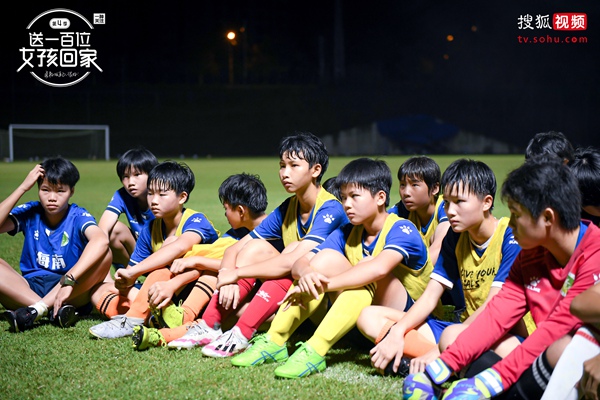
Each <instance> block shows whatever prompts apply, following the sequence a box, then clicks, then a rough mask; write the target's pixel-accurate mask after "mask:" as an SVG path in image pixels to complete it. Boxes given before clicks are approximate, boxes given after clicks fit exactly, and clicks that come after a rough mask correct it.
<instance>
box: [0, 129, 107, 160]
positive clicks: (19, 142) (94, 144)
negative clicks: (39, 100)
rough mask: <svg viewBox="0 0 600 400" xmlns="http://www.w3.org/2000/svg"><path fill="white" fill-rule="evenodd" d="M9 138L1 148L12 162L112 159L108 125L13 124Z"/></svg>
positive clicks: (3, 154)
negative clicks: (26, 160)
mask: <svg viewBox="0 0 600 400" xmlns="http://www.w3.org/2000/svg"><path fill="white" fill-rule="evenodd" d="M5 132H6V131H5ZM7 136H8V137H7V138H6V140H3V141H2V143H1V144H0V153H1V154H2V157H3V158H4V159H5V160H7V161H9V162H13V161H15V160H16V159H43V158H45V157H50V156H56V155H61V156H63V157H66V158H72V159H105V160H109V159H110V128H109V126H108V125H70V124H63V125H56V124H10V125H9V126H8V132H7Z"/></svg>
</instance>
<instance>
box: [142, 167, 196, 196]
mask: <svg viewBox="0 0 600 400" xmlns="http://www.w3.org/2000/svg"><path fill="white" fill-rule="evenodd" d="M153 185H155V186H157V187H158V188H160V189H161V190H173V191H175V193H177V195H180V194H181V193H183V192H186V193H187V195H188V197H187V199H186V202H187V201H188V200H189V199H190V194H191V193H192V190H194V186H195V185H196V178H195V177H194V173H193V172H192V170H191V169H190V167H189V166H188V165H187V164H186V163H184V162H180V163H178V162H176V161H164V162H161V163H160V164H158V165H156V166H155V167H154V168H152V170H151V171H150V173H149V174H148V184H147V186H148V188H150V187H151V186H153Z"/></svg>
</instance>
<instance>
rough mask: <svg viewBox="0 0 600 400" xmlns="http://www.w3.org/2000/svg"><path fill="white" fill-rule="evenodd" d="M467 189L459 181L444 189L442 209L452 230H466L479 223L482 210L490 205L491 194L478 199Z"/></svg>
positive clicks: (482, 216)
mask: <svg viewBox="0 0 600 400" xmlns="http://www.w3.org/2000/svg"><path fill="white" fill-rule="evenodd" d="M467 189H468V188H465V187H464V186H463V185H462V183H461V184H459V185H455V186H454V187H453V188H452V189H451V190H450V188H446V190H444V210H446V215H447V216H448V220H449V221H450V226H451V227H452V230H453V231H454V232H466V231H468V230H469V229H471V228H473V227H476V226H478V225H479V224H481V222H482V221H483V219H484V212H485V211H489V209H490V208H491V205H492V203H491V200H492V196H485V197H484V198H483V199H480V198H479V197H478V196H477V195H476V194H474V193H471V192H470V191H469V190H467Z"/></svg>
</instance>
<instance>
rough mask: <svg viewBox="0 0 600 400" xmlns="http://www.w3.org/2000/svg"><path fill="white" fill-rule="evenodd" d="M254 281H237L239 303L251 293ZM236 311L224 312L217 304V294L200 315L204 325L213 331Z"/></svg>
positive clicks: (251, 279)
mask: <svg viewBox="0 0 600 400" xmlns="http://www.w3.org/2000/svg"><path fill="white" fill-rule="evenodd" d="M255 282H256V279H254V278H250V279H240V280H239V281H237V285H238V286H239V288H240V302H241V301H242V300H244V299H245V298H246V296H248V293H250V292H251V291H252V288H253V287H254V283H255ZM236 311H237V310H234V309H233V308H230V309H229V310H226V309H225V308H224V307H223V306H222V305H220V304H219V294H218V293H215V294H214V295H213V296H212V298H211V299H210V303H208V307H206V311H204V314H202V319H203V320H204V322H206V325H208V326H209V327H211V328H213V329H218V328H219V327H220V326H221V322H222V321H223V320H224V319H226V318H227V317H228V316H230V315H231V314H233V313H235V312H236Z"/></svg>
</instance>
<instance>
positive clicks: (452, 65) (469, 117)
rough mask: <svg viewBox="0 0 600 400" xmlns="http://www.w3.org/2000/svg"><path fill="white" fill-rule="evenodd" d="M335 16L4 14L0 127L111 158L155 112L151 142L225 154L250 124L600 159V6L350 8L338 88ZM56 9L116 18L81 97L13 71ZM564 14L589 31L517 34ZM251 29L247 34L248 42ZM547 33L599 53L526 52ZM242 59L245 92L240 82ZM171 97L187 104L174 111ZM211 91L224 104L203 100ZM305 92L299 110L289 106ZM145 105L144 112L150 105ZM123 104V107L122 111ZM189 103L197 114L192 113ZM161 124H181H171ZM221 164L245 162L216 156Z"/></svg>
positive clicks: (283, 6) (99, 8)
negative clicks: (282, 95)
mask: <svg viewBox="0 0 600 400" xmlns="http://www.w3.org/2000/svg"><path fill="white" fill-rule="evenodd" d="M334 4H335V3H334V1H331V0H326V1H316V0H308V1H288V0H279V1H275V0H269V1H258V0H249V1H241V0H240V1H198V2H183V1H171V2H153V1H149V2H143V3H142V2H117V1H106V2H69V1H66V2H60V3H57V2H53V1H43V2H42V1H38V2H27V3H25V2H21V3H19V4H16V5H14V6H13V5H11V10H5V12H4V13H3V14H4V21H5V22H6V21H11V27H8V24H6V23H5V24H4V26H3V28H2V29H3V32H2V33H3V35H2V39H1V47H0V50H1V51H2V57H1V61H0V68H1V69H0V89H1V90H2V93H3V96H2V100H0V129H6V127H7V125H8V124H9V123H107V124H110V125H111V129H113V134H114V135H116V136H115V141H113V143H114V146H123V147H125V146H130V145H132V144H134V143H135V142H136V141H139V140H140V137H141V130H142V128H136V127H141V126H143V124H144V121H145V120H147V118H145V117H144V113H143V112H136V109H137V108H143V107H147V105H148V104H151V106H152V109H151V110H148V112H149V113H150V114H153V115H154V118H155V120H154V126H158V127H159V128H157V130H159V131H160V132H154V133H151V135H153V137H161V135H164V130H165V129H168V128H167V127H168V126H171V125H173V126H176V127H177V131H178V132H182V133H181V134H182V135H185V134H186V132H188V133H187V134H188V135H190V134H192V133H190V132H196V131H195V130H194V129H196V128H194V127H195V126H197V125H198V124H199V123H201V122H202V121H206V125H207V126H210V128H211V131H212V132H213V134H212V136H211V139H210V140H216V139H214V136H215V134H214V131H215V130H221V131H222V132H223V134H225V135H228V134H229V135H239V136H243V132H240V129H241V128H240V127H241V126H243V127H244V128H243V129H244V130H246V129H247V131H246V132H247V133H252V132H253V129H254V130H257V131H267V130H269V129H270V130H272V131H281V130H283V129H285V130H294V129H296V128H302V129H307V130H313V131H315V133H317V134H321V135H324V134H331V133H335V132H337V131H339V130H341V129H347V128H349V127H352V126H356V125H366V124H369V123H371V122H372V121H375V120H380V119H386V118H394V117H398V116H402V115H414V114H431V115H434V116H436V117H438V118H440V119H442V120H444V121H447V122H449V123H452V124H455V125H457V126H458V127H460V128H461V129H464V130H467V131H471V132H477V133H481V134H484V135H487V136H490V137H497V138H502V139H503V140H509V141H512V142H514V143H516V144H518V145H520V146H524V144H526V142H527V140H528V139H529V138H530V137H531V136H532V135H533V134H534V133H536V132H540V131H547V130H559V131H562V132H564V133H565V134H566V135H567V136H568V137H569V138H570V139H571V140H572V141H573V142H574V143H575V144H576V145H595V146H600V134H599V123H598V122H599V115H600V112H599V111H600V90H599V89H600V72H599V71H600V68H599V67H600V65H599V63H600V61H599V60H600V57H599V56H598V54H600V53H599V50H600V46H599V43H600V32H599V30H598V29H599V28H598V26H599V24H598V22H600V3H598V2H591V1H548V0H545V1H533V0H531V1H486V2H482V1H462V2H448V1H417V2H407V1H400V0H383V1H377V2H369V3H365V2H355V1H352V2H348V1H346V2H344V1H342V15H343V18H342V21H343V43H344V53H343V55H344V60H345V63H344V68H345V74H344V76H343V78H340V79H336V76H335V74H334V57H333V54H334ZM56 7H61V8H68V9H72V10H74V11H77V12H79V13H81V14H82V15H84V16H85V17H86V18H88V19H90V20H91V19H92V14H93V13H96V12H102V13H105V14H106V25H103V26H102V25H96V26H95V29H94V31H93V35H92V42H93V45H94V48H95V49H97V51H98V60H97V62H98V64H99V65H100V66H101V67H102V69H103V72H102V73H99V72H94V73H93V74H92V75H91V76H90V77H88V78H87V79H86V80H84V81H83V82H81V83H79V84H77V85H75V86H73V87H69V88H51V87H48V86H46V85H43V84H41V83H39V82H37V81H36V80H35V79H33V78H32V77H31V76H30V75H29V73H27V72H26V71H22V72H19V73H17V72H16V70H17V68H19V66H20V65H21V64H22V59H21V55H20V53H19V48H20V47H23V46H24V45H26V44H27V32H26V29H25V27H26V25H27V24H28V23H29V22H30V21H31V20H32V19H33V18H34V17H35V16H37V15H38V14H39V13H41V12H43V11H46V10H49V9H51V8H56ZM560 12H583V13H586V14H587V17H588V29H587V30H586V31H578V32H558V31H554V30H547V29H538V30H529V31H527V30H520V29H518V25H517V23H518V18H519V16H522V15H527V14H529V15H532V16H534V17H535V16H536V15H545V14H549V15H552V14H554V13H560ZM241 27H244V29H245V30H244V32H243V33H241V34H240V32H239V29H240V28H241ZM228 30H236V31H237V32H238V41H237V45H236V46H234V47H233V48H230V47H231V45H230V43H229V42H228V41H227V39H226V38H225V34H226V32H227V31H228ZM449 35H451V36H449ZM548 35H550V37H552V38H558V39H560V40H564V38H565V37H567V36H569V37H571V36H576V37H577V38H581V37H585V40H587V43H578V44H565V43H558V44H555V43H551V44H548V43H543V44H541V43H537V44H530V43H519V40H518V36H522V37H528V38H529V40H533V37H538V38H544V39H543V40H548V39H547V38H548ZM449 39H451V40H449ZM230 51H232V53H231V56H232V57H233V61H234V85H230V84H229V69H228V61H229V56H230V53H229V52H230ZM244 66H245V67H244ZM278 87H285V88H294V89H289V90H287V92H288V94H287V96H288V97H286V99H285V100H282V101H281V102H277V101H273V100H270V99H269V98H268V96H267V95H266V94H265V91H276V90H277V88H278ZM170 88H177V90H178V92H177V93H184V95H183V97H185V98H184V99H181V98H176V99H170V97H169V95H168V94H166V93H170V90H171V89H170ZM232 91H238V92H236V93H237V94H238V95H241V94H242V93H245V94H247V96H248V97H249V100H248V103H243V104H241V105H240V107H246V108H248V107H249V105H252V107H255V106H256V104H255V103H260V102H261V101H263V102H264V104H265V105H264V106H263V107H261V109H263V110H264V109H270V111H271V113H272V114H273V115H277V117H276V118H274V119H273V121H272V123H269V122H268V121H265V120H266V119H268V114H265V115H266V117H265V116H264V115H261V116H260V117H259V116H258V114H259V113H258V112H257V111H252V112H248V114H252V115H255V116H256V117H254V118H253V117H252V115H250V116H248V115H242V114H241V113H239V112H237V111H236V108H235V107H233V108H230V107H229V103H230V100H229V99H230V97H228V96H231V92H232ZM284 92H285V91H284ZM207 93H210V96H212V98H213V99H214V101H206V102H203V101H204V100H202V99H205V98H207V97H209V95H208V94H207ZM294 93H298V94H297V96H298V97H301V101H300V100H298V99H296V100H294V99H292V98H291V97H292V96H294ZM147 94H149V97H151V98H152V99H153V100H148V99H147V98H145V97H148V96H146V95H147ZM269 96H270V95H269ZM138 97H140V98H143V99H141V100H140V103H139V104H140V105H139V106H138V105H137V103H136V102H137V101H138V100H136V99H137V98H138ZM294 101H298V102H299V103H298V104H301V106H298V105H296V103H295V102H294ZM148 102H149V103H148ZM221 103H222V104H221ZM278 103H281V104H278ZM111 104H113V105H114V104H118V105H120V107H121V109H120V110H119V111H117V112H116V111H115V109H113V108H111ZM207 104H208V105H207ZM188 105H189V106H190V107H192V108H191V110H192V111H183V110H184V109H185V108H186V107H187V106H188ZM193 107H196V108H195V109H196V110H199V111H193V110H194V109H193ZM256 107H258V106H256ZM278 107H281V109H279V108H278ZM285 107H288V108H285ZM312 107H318V111H314V112H313V110H312V109H311V108H312ZM123 108H124V109H126V110H127V111H126V112H125V111H123ZM209 108H210V109H209ZM171 109H178V111H177V110H171ZM229 110H231V111H229ZM294 110H297V115H296V113H295V112H294ZM198 113H200V114H201V115H202V118H201V119H200V117H198V116H197V115H196V114H198ZM202 113H204V114H202ZM215 115H217V117H218V118H217V117H215V118H214V120H213V119H211V118H212V116H215ZM161 117H162V119H164V120H168V121H170V123H171V125H169V124H167V123H164V125H162V124H163V122H162V120H161ZM284 118H287V124H288V125H289V126H288V127H286V121H285V120H284ZM236 121H237V125H236ZM242 122H243V124H242ZM303 124H305V125H307V126H302V125H303ZM311 125H312V126H311ZM113 127H114V128H113ZM143 129H144V130H145V131H146V132H148V131H151V130H152V128H148V127H144V128H143ZM232 132H235V133H232ZM285 133H286V132H277V133H273V134H274V135H277V134H279V135H281V134H285ZM216 136H218V132H217V135H216ZM204 140H205V141H206V140H208V139H206V137H205V138H204ZM114 151H119V149H115V150H114ZM211 152H212V153H214V154H223V155H228V154H234V155H235V154H240V153H239V151H238V152H236V151H229V150H227V149H224V148H223V146H221V145H220V144H218V143H216V144H215V145H214V146H213V147H212V148H211Z"/></svg>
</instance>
